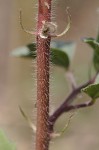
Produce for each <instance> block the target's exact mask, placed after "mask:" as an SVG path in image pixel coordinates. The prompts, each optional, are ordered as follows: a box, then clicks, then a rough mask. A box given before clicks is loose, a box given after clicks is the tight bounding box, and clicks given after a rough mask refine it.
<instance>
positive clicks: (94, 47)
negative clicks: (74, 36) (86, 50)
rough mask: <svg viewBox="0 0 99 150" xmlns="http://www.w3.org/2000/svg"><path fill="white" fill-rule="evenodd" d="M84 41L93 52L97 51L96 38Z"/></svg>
mask: <svg viewBox="0 0 99 150" xmlns="http://www.w3.org/2000/svg"><path fill="white" fill-rule="evenodd" d="M83 41H84V42H85V43H87V44H88V45H89V46H91V48H93V50H95V49H96V44H95V39H94V38H84V39H83Z"/></svg>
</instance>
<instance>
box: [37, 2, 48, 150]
mask: <svg viewBox="0 0 99 150" xmlns="http://www.w3.org/2000/svg"><path fill="white" fill-rule="evenodd" d="M38 4H39V6H38V22H37V33H38V34H37V38H36V39H37V133H36V150H48V148H49V141H50V135H49V69H50V67H49V57H50V40H51V38H50V37H49V36H48V37H47V38H42V37H41V36H40V34H39V33H40V32H41V30H42V27H43V22H50V21H51V0H46V1H45V0H38Z"/></svg>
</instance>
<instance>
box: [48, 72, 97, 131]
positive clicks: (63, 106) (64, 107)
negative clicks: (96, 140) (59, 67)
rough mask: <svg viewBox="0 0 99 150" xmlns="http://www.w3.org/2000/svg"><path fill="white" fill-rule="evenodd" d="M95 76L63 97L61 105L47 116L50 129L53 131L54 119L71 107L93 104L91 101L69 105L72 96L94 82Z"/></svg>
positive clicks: (76, 107)
mask: <svg viewBox="0 0 99 150" xmlns="http://www.w3.org/2000/svg"><path fill="white" fill-rule="evenodd" d="M96 77H97V74H96V75H95V76H94V77H93V78H92V79H90V80H89V81H88V82H86V83H84V84H83V85H81V86H79V87H77V88H76V89H74V90H73V91H72V92H71V93H70V94H69V96H68V97H67V98H66V99H65V101H64V102H63V103H62V104H61V106H59V108H57V109H56V111H55V112H54V113H53V114H52V115H51V116H50V117H49V122H50V131H51V132H53V127H54V124H55V122H56V120H57V119H58V118H59V117H60V116H61V115H62V114H63V113H65V112H68V111H70V110H73V109H78V108H82V107H87V106H91V105H92V104H93V101H90V102H87V103H84V104H78V105H70V104H71V103H72V102H73V101H74V98H75V97H76V96H77V95H78V94H79V93H81V89H82V88H84V87H86V86H88V85H90V84H92V83H94V81H95V79H96Z"/></svg>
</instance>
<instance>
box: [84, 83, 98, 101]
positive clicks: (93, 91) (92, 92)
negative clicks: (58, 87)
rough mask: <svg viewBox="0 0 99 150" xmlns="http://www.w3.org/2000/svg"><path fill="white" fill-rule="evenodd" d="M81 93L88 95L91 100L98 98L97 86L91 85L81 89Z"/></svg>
mask: <svg viewBox="0 0 99 150" xmlns="http://www.w3.org/2000/svg"><path fill="white" fill-rule="evenodd" d="M82 91H83V92H84V93H86V94H87V95H89V96H90V97H91V98H92V99H93V100H95V99H97V98H99V84H91V85H89V86H87V87H85V88H83V89H82Z"/></svg>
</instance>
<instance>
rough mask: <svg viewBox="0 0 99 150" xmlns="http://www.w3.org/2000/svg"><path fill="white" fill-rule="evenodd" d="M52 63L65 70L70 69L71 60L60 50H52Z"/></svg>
mask: <svg viewBox="0 0 99 150" xmlns="http://www.w3.org/2000/svg"><path fill="white" fill-rule="evenodd" d="M51 62H52V63H53V64H55V65H58V66H61V67H64V68H65V69H68V67H69V58H68V56H67V54H66V53H65V52H63V51H61V50H60V49H55V48H51Z"/></svg>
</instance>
